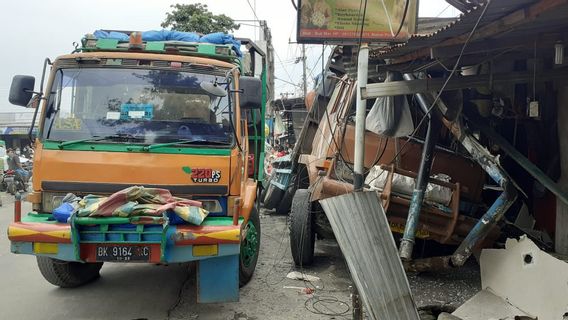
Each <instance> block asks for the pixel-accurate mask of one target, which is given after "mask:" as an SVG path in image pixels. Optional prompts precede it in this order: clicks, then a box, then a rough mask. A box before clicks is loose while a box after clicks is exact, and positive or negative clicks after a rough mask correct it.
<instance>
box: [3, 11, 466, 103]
mask: <svg viewBox="0 0 568 320" xmlns="http://www.w3.org/2000/svg"><path fill="white" fill-rule="evenodd" d="M353 1H356V0H353ZM371 1H374V0H371ZM375 1H378V0H375ZM197 2H201V3H205V4H207V5H208V6H209V10H210V11H212V12H213V13H215V14H221V13H223V14H226V15H228V16H230V17H231V18H233V19H235V20H254V19H257V18H258V19H260V20H266V21H267V23H268V27H270V29H271V31H272V36H273V45H274V48H275V51H276V54H277V59H276V64H275V73H276V78H277V79H281V80H276V83H275V92H276V95H277V97H279V96H280V94H284V93H289V94H291V95H295V94H300V92H301V89H300V87H299V86H297V85H291V84H289V83H287V82H291V83H298V84H299V83H300V81H301V78H302V68H301V64H297V63H294V62H295V60H296V58H297V57H298V56H299V55H300V46H299V45H297V44H296V43H294V42H295V38H296V37H295V34H296V12H295V10H294V8H293V6H292V3H291V0H264V1H260V0H248V1H247V0H214V1H204V0H202V1H191V0H190V1H187V0H186V1H183V0H173V1H172V0H112V1H111V0H97V1H92V0H91V1H88V0H49V1H46V0H26V1H4V2H3V5H2V7H3V8H2V10H0V29H1V30H3V35H2V50H0V108H2V110H0V112H13V111H19V112H22V111H24V109H22V108H21V107H16V106H12V105H10V104H9V102H8V91H9V89H10V83H11V81H12V77H13V76H14V75H16V74H24V75H32V76H35V77H36V90H38V89H39V88H38V87H39V79H40V78H41V73H42V66H43V62H44V60H45V58H46V57H49V58H50V59H52V60H53V59H54V58H55V57H57V56H58V55H61V54H66V53H69V52H71V51H72V50H73V49H74V45H73V43H74V42H77V43H78V42H80V40H81V38H82V37H83V36H84V35H85V34H87V33H92V32H94V31H95V30H97V29H114V30H138V31H145V30H156V29H161V27H160V23H161V22H162V21H163V20H164V19H165V16H166V12H168V11H171V8H170V5H172V4H175V3H184V4H186V3H187V4H189V3H197ZM458 14H459V12H458V11H457V10H456V9H454V8H453V7H449V5H448V4H447V3H446V2H445V1H444V0H421V1H420V7H419V15H420V16H429V17H432V16H434V17H435V16H440V17H452V16H456V15H458ZM250 23H251V22H242V24H243V25H242V26H241V28H240V29H239V30H237V31H236V32H235V36H237V37H246V38H251V39H253V40H254V39H257V38H258V29H257V28H254V27H252V26H249V25H245V24H250ZM306 50H307V56H308V58H307V70H308V74H309V75H310V76H309V81H308V83H310V82H311V81H312V80H311V79H312V78H313V77H315V76H316V75H317V73H318V68H319V69H320V70H321V60H319V59H320V58H321V52H322V47H321V46H320V45H309V46H307V49H306ZM30 111H31V110H30Z"/></svg>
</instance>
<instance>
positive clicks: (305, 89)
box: [302, 44, 308, 99]
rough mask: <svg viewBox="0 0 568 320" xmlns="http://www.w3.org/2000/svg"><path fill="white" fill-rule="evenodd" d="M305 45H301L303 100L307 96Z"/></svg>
mask: <svg viewBox="0 0 568 320" xmlns="http://www.w3.org/2000/svg"><path fill="white" fill-rule="evenodd" d="M306 59H307V58H306V45H305V44H302V74H303V76H302V79H303V82H302V85H303V89H304V99H305V98H306V96H307V95H308V81H307V74H306Z"/></svg>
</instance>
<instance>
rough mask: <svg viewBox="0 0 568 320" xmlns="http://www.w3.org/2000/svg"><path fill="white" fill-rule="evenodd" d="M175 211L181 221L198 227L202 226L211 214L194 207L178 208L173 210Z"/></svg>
mask: <svg viewBox="0 0 568 320" xmlns="http://www.w3.org/2000/svg"><path fill="white" fill-rule="evenodd" d="M173 211H174V212H175V214H176V215H177V216H178V217H180V218H181V219H183V220H185V221H186V222H189V223H191V224H194V225H196V226H198V225H200V224H201V223H202V222H203V220H205V217H207V215H208V214H209V212H208V211H207V210H205V209H203V208H199V207H194V206H186V207H181V206H177V207H175V208H174V209H173Z"/></svg>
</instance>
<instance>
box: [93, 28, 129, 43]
mask: <svg viewBox="0 0 568 320" xmlns="http://www.w3.org/2000/svg"><path fill="white" fill-rule="evenodd" d="M93 35H94V36H95V37H96V38H97V39H116V40H119V41H129V40H130V37H128V35H127V34H126V33H123V32H116V31H110V32H108V31H103V30H97V31H95V32H94V33H93Z"/></svg>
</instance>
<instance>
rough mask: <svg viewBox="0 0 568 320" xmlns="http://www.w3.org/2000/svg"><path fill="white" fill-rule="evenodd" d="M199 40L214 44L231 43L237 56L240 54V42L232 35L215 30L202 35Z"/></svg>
mask: <svg viewBox="0 0 568 320" xmlns="http://www.w3.org/2000/svg"><path fill="white" fill-rule="evenodd" d="M199 42H207V43H215V44H232V45H233V50H235V52H236V53H237V55H238V56H239V57H241V56H242V53H241V42H240V41H238V40H236V39H235V37H233V35H230V34H226V33H223V32H215V33H210V34H206V35H204V36H202V37H201V38H200V39H199Z"/></svg>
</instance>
